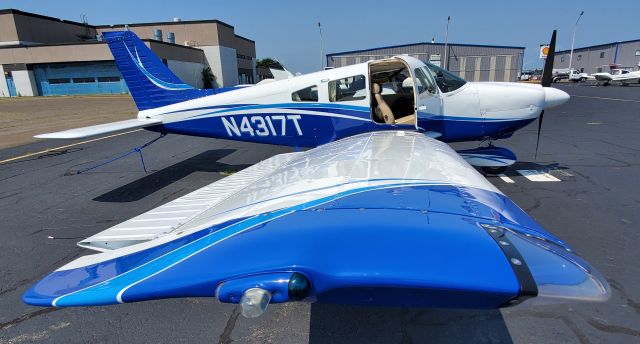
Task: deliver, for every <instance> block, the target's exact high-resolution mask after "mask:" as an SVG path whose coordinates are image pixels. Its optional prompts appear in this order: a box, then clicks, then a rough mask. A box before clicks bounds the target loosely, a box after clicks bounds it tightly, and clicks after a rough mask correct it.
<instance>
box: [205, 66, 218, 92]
mask: <svg viewBox="0 0 640 344" xmlns="http://www.w3.org/2000/svg"><path fill="white" fill-rule="evenodd" d="M215 80H216V76H215V75H213V72H211V67H204V68H202V84H203V86H202V88H213V83H214V81H215Z"/></svg>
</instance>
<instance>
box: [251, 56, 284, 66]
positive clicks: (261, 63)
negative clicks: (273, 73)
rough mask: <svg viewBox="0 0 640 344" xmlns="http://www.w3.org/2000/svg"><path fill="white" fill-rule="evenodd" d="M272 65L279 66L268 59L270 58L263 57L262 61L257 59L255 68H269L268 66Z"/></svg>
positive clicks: (274, 61)
mask: <svg viewBox="0 0 640 344" xmlns="http://www.w3.org/2000/svg"><path fill="white" fill-rule="evenodd" d="M273 64H279V63H278V61H276V60H274V59H272V58H270V57H265V58H263V59H259V60H257V61H256V67H262V68H269V66H271V65H273Z"/></svg>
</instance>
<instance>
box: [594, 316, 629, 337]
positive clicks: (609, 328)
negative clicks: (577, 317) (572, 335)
mask: <svg viewBox="0 0 640 344" xmlns="http://www.w3.org/2000/svg"><path fill="white" fill-rule="evenodd" d="M586 320H587V323H588V324H589V325H591V326H592V327H593V328H595V329H597V330H600V331H602V332H607V333H621V334H626V335H629V336H633V337H640V331H638V330H634V329H630V328H628V327H624V326H618V325H610V324H607V323H606V322H605V321H604V320H601V319H597V318H589V319H586Z"/></svg>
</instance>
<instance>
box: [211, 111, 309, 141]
mask: <svg viewBox="0 0 640 344" xmlns="http://www.w3.org/2000/svg"><path fill="white" fill-rule="evenodd" d="M301 118H302V116H300V115H264V116H260V115H254V116H228V117H224V116H223V117H220V119H221V120H222V124H223V125H224V128H225V130H226V131H227V134H228V135H229V137H234V136H237V137H242V136H286V135H298V136H302V129H301V128H300V123H299V121H300V119H301Z"/></svg>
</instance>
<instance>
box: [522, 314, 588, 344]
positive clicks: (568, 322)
mask: <svg viewBox="0 0 640 344" xmlns="http://www.w3.org/2000/svg"><path fill="white" fill-rule="evenodd" d="M512 314H513V315H515V316H520V317H527V316H530V317H534V318H541V319H555V320H560V321H562V322H563V323H564V324H565V326H567V328H569V330H571V332H573V334H574V335H575V337H576V339H578V341H579V342H580V343H581V344H591V341H590V340H589V337H588V336H587V335H586V334H584V332H582V330H580V328H578V325H577V324H576V323H575V322H574V321H573V320H572V319H570V318H569V317H568V316H566V315H559V314H557V313H552V312H522V313H521V312H513V313H512Z"/></svg>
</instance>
